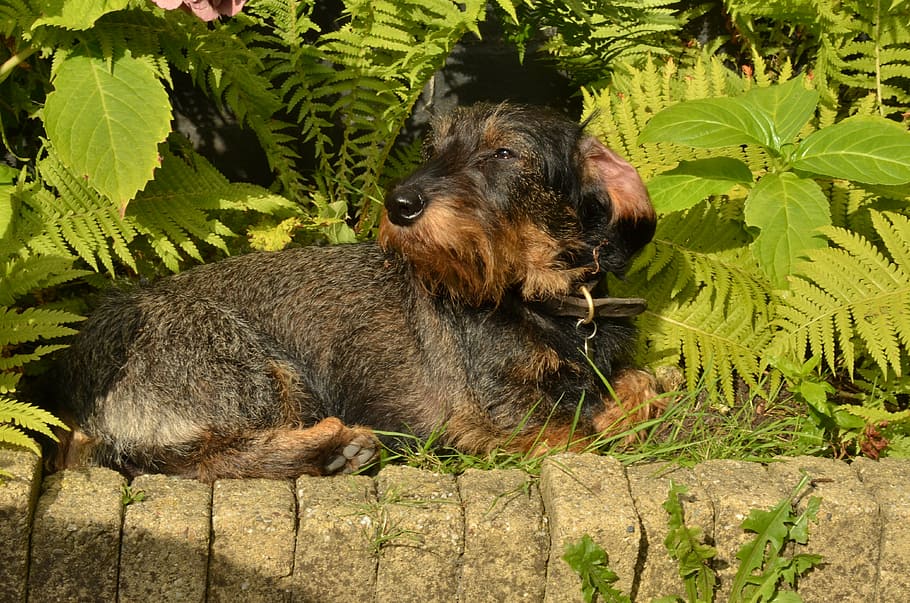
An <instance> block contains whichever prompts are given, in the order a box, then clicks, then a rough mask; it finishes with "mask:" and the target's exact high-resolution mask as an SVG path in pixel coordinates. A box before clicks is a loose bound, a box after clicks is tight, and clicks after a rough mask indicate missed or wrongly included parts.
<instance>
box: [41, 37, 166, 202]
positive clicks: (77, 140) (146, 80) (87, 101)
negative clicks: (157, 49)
mask: <svg viewBox="0 0 910 603" xmlns="http://www.w3.org/2000/svg"><path fill="white" fill-rule="evenodd" d="M53 84H54V91H53V92H51V93H50V94H49V95H48V96H47V102H46V104H45V107H44V122H45V128H46V129H47V133H48V137H49V138H50V139H51V141H52V143H53V144H54V148H55V149H56V151H57V153H58V154H59V156H60V157H61V159H62V160H63V161H64V162H65V163H66V164H67V165H68V166H69V167H71V168H72V169H73V170H75V171H76V172H77V173H79V174H83V175H85V177H86V178H87V180H88V182H89V183H90V184H91V185H92V186H93V187H94V188H95V189H96V190H98V192H99V193H101V194H102V195H105V196H107V197H108V198H110V199H112V200H113V201H115V202H116V203H117V204H118V205H121V206H122V205H125V204H126V203H127V202H128V201H129V200H130V199H132V198H133V197H134V196H135V194H136V192H137V191H139V190H140V189H142V188H143V187H144V186H145V184H146V183H147V182H148V181H149V180H150V179H151V178H152V174H153V172H154V170H155V168H156V167H157V166H158V144H159V143H160V142H162V141H163V140H164V139H165V138H166V137H167V134H168V132H169V131H170V121H171V106H170V102H169V101H168V96H167V92H166V91H165V89H164V86H163V85H162V84H161V82H160V81H159V80H158V78H157V77H156V75H155V71H154V69H153V68H152V66H151V64H150V63H149V62H148V61H145V60H139V59H134V58H133V57H131V56H130V55H128V54H127V55H123V56H120V57H117V58H114V59H113V62H112V64H111V65H110V67H109V66H108V64H107V63H106V62H105V61H104V60H102V59H99V58H93V57H87V56H79V55H76V56H71V57H68V58H67V59H65V60H64V61H62V62H61V64H60V65H59V67H58V69H57V73H56V76H55V77H54V80H53Z"/></svg>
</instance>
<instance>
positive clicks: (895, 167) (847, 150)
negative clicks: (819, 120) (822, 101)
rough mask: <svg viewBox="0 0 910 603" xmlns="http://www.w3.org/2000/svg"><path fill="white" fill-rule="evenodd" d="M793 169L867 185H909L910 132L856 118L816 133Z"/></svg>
mask: <svg viewBox="0 0 910 603" xmlns="http://www.w3.org/2000/svg"><path fill="white" fill-rule="evenodd" d="M790 165H791V167H792V168H793V169H796V170H802V171H806V172H812V173H813V174H821V175H823V176H830V177H832V178H844V179H846V180H854V181H856V182H863V183H866V184H886V185H897V184H905V183H907V182H910V132H907V130H905V129H904V128H903V127H901V126H899V125H898V124H896V123H894V122H891V121H889V120H887V119H883V118H880V117H872V116H862V117H853V118H850V119H845V120H844V121H842V122H840V123H837V124H834V125H833V126H828V127H827V128H822V129H821V130H818V131H817V132H813V133H812V134H810V135H809V136H807V137H806V139H805V140H804V141H803V142H802V144H800V146H799V149H798V150H797V151H796V155H795V159H794V161H793V162H792V163H791V164H790Z"/></svg>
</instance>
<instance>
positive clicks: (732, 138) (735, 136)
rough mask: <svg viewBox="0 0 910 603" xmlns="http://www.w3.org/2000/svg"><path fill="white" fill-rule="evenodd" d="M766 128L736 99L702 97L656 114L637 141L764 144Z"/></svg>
mask: <svg viewBox="0 0 910 603" xmlns="http://www.w3.org/2000/svg"><path fill="white" fill-rule="evenodd" d="M768 129H769V127H768V125H767V124H762V123H760V122H759V121H757V120H756V119H755V116H754V115H753V114H752V113H751V111H750V110H749V109H747V108H746V107H745V105H743V104H742V103H741V102H738V101H737V100H736V99H733V98H705V99H699V100H693V101H687V102H684V103H679V104H676V105H672V106H670V107H667V108H666V109H664V110H663V111H661V112H660V113H658V114H656V115H655V116H654V117H652V118H651V120H650V121H649V122H648V124H647V125H646V126H645V127H644V129H643V130H642V131H641V135H639V137H638V142H639V143H646V142H661V141H663V142H675V143H678V144H685V145H689V146H692V147H700V148H713V147H728V146H738V145H742V144H759V145H767V144H768V141H770V137H769V133H768V131H767V130H768Z"/></svg>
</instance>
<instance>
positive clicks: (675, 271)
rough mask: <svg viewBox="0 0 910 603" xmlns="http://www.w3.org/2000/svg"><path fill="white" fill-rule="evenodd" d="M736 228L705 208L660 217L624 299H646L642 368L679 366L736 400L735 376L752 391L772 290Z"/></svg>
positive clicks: (617, 287)
mask: <svg viewBox="0 0 910 603" xmlns="http://www.w3.org/2000/svg"><path fill="white" fill-rule="evenodd" d="M744 241H745V233H744V232H743V231H742V228H741V225H740V224H739V223H738V222H736V221H733V220H725V219H723V218H722V217H721V215H720V214H719V213H718V212H716V211H715V210H713V208H711V207H710V206H709V205H708V204H706V203H702V204H700V205H698V206H696V207H694V208H692V209H691V210H689V211H688V212H678V213H675V214H670V215H668V216H666V217H665V218H664V219H663V220H661V221H660V222H659V224H658V229H657V232H656V233H655V238H654V241H653V242H652V243H651V244H650V245H648V246H647V247H646V248H645V249H644V250H643V251H642V253H641V255H640V256H639V257H638V258H637V259H636V261H635V262H634V263H633V265H632V266H631V267H630V269H629V272H628V274H627V276H626V278H625V279H624V280H623V281H617V282H616V283H611V291H614V292H617V293H619V294H622V295H644V296H645V297H647V299H648V308H649V310H648V312H646V313H645V314H644V315H642V316H641V317H639V319H638V321H637V322H638V326H639V329H640V331H641V333H642V336H643V338H644V345H645V346H646V348H647V349H646V350H645V351H644V352H643V354H642V356H643V357H642V359H641V360H642V361H644V362H645V363H654V362H657V363H674V364H675V363H680V362H681V363H682V364H683V365H684V367H685V374H686V380H687V383H688V384H689V385H690V386H692V387H694V386H695V385H696V384H697V383H699V380H700V379H701V378H702V377H708V378H707V379H705V380H704V381H705V382H708V383H716V384H717V385H718V386H719V387H720V391H719V392H717V393H718V394H719V395H720V396H721V397H723V398H724V399H725V400H726V401H727V402H732V401H733V394H734V389H733V382H734V373H737V374H739V375H740V376H741V377H742V378H743V379H744V380H745V381H746V382H747V383H749V384H750V385H753V386H757V384H758V380H759V376H760V375H761V373H762V371H763V370H764V368H765V366H766V360H765V359H763V358H762V351H763V350H764V349H765V347H766V344H767V341H768V340H769V339H770V335H769V333H770V329H769V321H770V318H771V316H770V311H769V307H770V300H771V295H770V286H769V285H768V283H767V280H766V279H765V278H764V277H763V275H762V274H761V273H760V271H759V270H758V269H757V267H756V266H755V264H754V261H753V260H752V259H751V256H750V254H749V251H748V248H747V247H746V245H745V242H744Z"/></svg>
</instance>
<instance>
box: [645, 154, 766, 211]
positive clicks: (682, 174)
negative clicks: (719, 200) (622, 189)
mask: <svg viewBox="0 0 910 603" xmlns="http://www.w3.org/2000/svg"><path fill="white" fill-rule="evenodd" d="M750 182H752V172H751V171H750V170H749V168H748V167H747V166H746V164H744V163H743V162H741V161H738V160H736V159H731V158H729V157H712V158H710V159H698V160H696V161H680V162H679V165H678V166H676V167H675V168H673V169H672V170H668V171H666V172H664V173H663V174H660V175H658V176H655V177H654V178H651V180H650V181H649V182H648V193H649V194H650V195H651V201H652V203H653V204H654V208H655V209H656V210H657V211H658V213H662V214H666V213H670V212H674V211H680V210H683V209H688V208H690V207H692V206H694V205H695V204H697V203H699V202H700V201H703V200H704V199H705V198H706V197H708V196H710V195H722V194H724V193H727V192H729V190H730V189H731V188H732V187H733V185H735V184H747V183H750Z"/></svg>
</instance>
